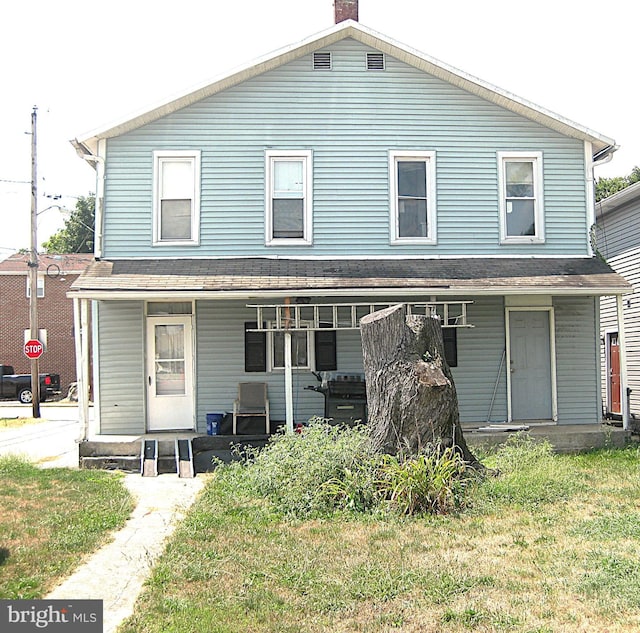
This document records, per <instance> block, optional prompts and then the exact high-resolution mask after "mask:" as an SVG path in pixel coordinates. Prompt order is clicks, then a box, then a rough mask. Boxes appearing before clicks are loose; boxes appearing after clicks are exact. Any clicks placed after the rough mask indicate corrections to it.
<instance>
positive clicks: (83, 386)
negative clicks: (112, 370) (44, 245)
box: [73, 297, 89, 442]
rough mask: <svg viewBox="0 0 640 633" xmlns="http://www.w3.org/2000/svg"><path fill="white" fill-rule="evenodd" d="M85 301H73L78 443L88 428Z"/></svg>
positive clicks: (86, 315)
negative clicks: (78, 425) (78, 420)
mask: <svg viewBox="0 0 640 633" xmlns="http://www.w3.org/2000/svg"><path fill="white" fill-rule="evenodd" d="M88 322H89V319H88V305H87V300H86V299H78V298H77V297H74V299H73V326H74V332H75V335H74V342H75V352H76V381H77V385H78V387H77V389H78V417H79V419H80V436H79V438H78V439H79V441H81V442H82V441H84V440H86V439H87V429H88V427H89V327H88Z"/></svg>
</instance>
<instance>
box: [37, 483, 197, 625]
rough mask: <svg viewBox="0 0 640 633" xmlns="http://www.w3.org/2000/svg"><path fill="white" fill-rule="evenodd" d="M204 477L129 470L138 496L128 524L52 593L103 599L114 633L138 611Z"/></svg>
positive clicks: (62, 596) (61, 596)
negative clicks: (146, 586) (149, 474)
mask: <svg viewBox="0 0 640 633" xmlns="http://www.w3.org/2000/svg"><path fill="white" fill-rule="evenodd" d="M204 480H205V478H204V477H203V476H202V475H200V476H199V477H195V478H194V479H180V478H178V476H177V475H160V476H159V477H141V476H140V475H138V474H131V475H126V476H125V484H126V486H127V488H128V489H129V490H130V491H131V493H132V494H133V495H134V497H135V498H136V500H137V506H136V508H135V510H134V511H133V513H132V515H131V517H130V518H129V520H128V521H127V523H126V525H125V526H124V527H123V528H122V529H121V530H120V531H119V532H116V533H115V534H114V540H113V542H111V543H109V544H107V545H105V546H104V547H103V548H102V549H100V550H98V551H97V552H96V553H95V554H94V555H93V556H91V557H90V558H89V559H88V560H87V561H86V562H85V563H84V564H83V565H82V566H81V567H79V568H78V569H77V570H76V572H75V573H74V574H73V575H72V576H70V577H69V578H68V579H67V580H65V581H64V582H63V583H62V584H61V585H59V586H58V587H56V589H54V590H53V591H52V592H51V593H50V594H49V595H48V596H46V598H48V599H76V600H78V599H83V598H85V599H98V600H103V609H104V628H103V631H104V633H113V632H114V631H115V630H116V629H117V628H118V626H119V624H120V623H121V622H122V621H123V620H124V619H125V618H127V617H128V616H129V615H131V613H132V612H133V606H134V604H135V601H136V600H137V598H138V595H139V593H140V591H141V589H142V585H143V584H144V582H145V580H146V579H147V578H148V576H149V575H150V573H151V569H152V567H153V565H154V563H155V561H156V559H157V558H158V556H160V554H161V553H162V551H163V550H164V547H165V543H166V540H167V538H168V537H169V536H170V535H171V534H172V533H173V531H174V529H175V528H176V525H177V523H178V521H179V520H180V519H182V518H183V517H184V514H185V512H186V511H187V509H188V508H189V507H190V506H191V504H192V503H193V502H194V500H195V498H196V496H197V495H198V493H199V492H200V490H201V489H202V487H203V486H204Z"/></svg>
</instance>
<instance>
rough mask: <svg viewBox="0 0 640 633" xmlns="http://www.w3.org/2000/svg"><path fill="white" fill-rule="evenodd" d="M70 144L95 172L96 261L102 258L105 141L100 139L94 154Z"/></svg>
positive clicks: (74, 143) (84, 148)
mask: <svg viewBox="0 0 640 633" xmlns="http://www.w3.org/2000/svg"><path fill="white" fill-rule="evenodd" d="M71 144H72V145H73V147H74V148H75V150H76V152H77V154H78V156H80V158H82V159H83V160H86V161H87V162H88V163H92V164H93V168H94V169H95V170H96V204H95V227H94V242H93V255H94V257H95V258H96V259H100V258H101V257H102V242H103V237H104V236H103V228H104V180H105V163H104V154H105V146H106V140H105V139H101V140H99V141H98V151H97V153H96V154H93V153H92V152H91V150H90V149H89V148H88V147H87V146H86V145H84V144H83V143H80V142H79V141H77V140H73V141H71Z"/></svg>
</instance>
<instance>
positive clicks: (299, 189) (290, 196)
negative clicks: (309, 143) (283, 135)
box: [265, 151, 312, 245]
mask: <svg viewBox="0 0 640 633" xmlns="http://www.w3.org/2000/svg"><path fill="white" fill-rule="evenodd" d="M265 171H266V178H265V182H266V193H265V198H266V205H267V207H266V218H265V227H266V236H265V239H266V243H267V245H282V244H289V245H310V244H311V226H312V220H311V214H312V177H311V173H312V171H311V152H310V151H277V152H276V151H273V152H272V151H269V152H267V153H266V166H265Z"/></svg>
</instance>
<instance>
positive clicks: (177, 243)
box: [151, 240, 200, 246]
mask: <svg viewBox="0 0 640 633" xmlns="http://www.w3.org/2000/svg"><path fill="white" fill-rule="evenodd" d="M151 246H200V242H198V241H193V240H184V241H182V240H173V241H169V240H163V241H162V242H153V243H152V244H151Z"/></svg>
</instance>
